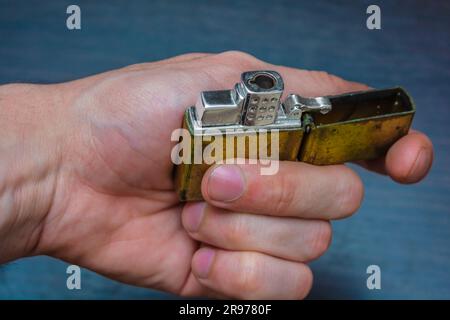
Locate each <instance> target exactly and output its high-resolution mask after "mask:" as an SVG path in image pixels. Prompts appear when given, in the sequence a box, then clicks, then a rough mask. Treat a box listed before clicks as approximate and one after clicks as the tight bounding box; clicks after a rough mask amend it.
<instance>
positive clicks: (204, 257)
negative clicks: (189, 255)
mask: <svg viewBox="0 0 450 320" xmlns="http://www.w3.org/2000/svg"><path fill="white" fill-rule="evenodd" d="M214 255H215V251H214V250H213V249H210V248H201V249H200V250H198V251H197V252H196V253H195V256H194V258H193V259H192V271H193V272H194V274H195V275H196V276H197V277H198V278H201V279H206V278H208V274H209V270H210V269H211V265H212V262H213V260H214Z"/></svg>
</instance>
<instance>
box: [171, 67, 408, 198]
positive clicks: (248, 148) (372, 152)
mask: <svg viewBox="0 0 450 320" xmlns="http://www.w3.org/2000/svg"><path fill="white" fill-rule="evenodd" d="M283 90H284V83H283V79H282V77H281V76H280V74H278V73H277V72H275V71H266V70H264V71H249V72H244V73H243V74H242V75H241V81H240V82H239V83H237V84H236V85H235V87H234V88H233V89H232V90H220V91H205V92H202V93H201V95H200V99H199V100H198V102H197V103H196V105H195V106H192V107H190V108H188V109H187V110H186V112H185V115H184V120H183V129H181V131H180V134H179V135H178V138H176V139H178V140H179V144H178V145H177V148H175V149H174V151H173V152H172V160H173V161H174V163H175V164H176V166H175V184H176V190H177V193H178V195H179V198H180V200H182V201H192V200H201V199H202V194H201V180H202V177H203V174H204V173H205V172H206V170H207V169H208V168H209V167H210V166H211V165H212V164H214V163H218V162H225V163H228V162H229V161H231V160H235V159H248V160H250V159H259V161H262V160H263V159H266V160H289V161H302V162H307V163H311V164H315V165H329V164H338V163H344V162H347V161H356V160H369V159H375V158H378V157H381V156H383V155H384V154H385V153H386V152H387V150H388V149H389V147H390V146H391V145H392V144H393V143H394V142H395V141H397V140H398V139H399V138H401V137H402V136H404V135H405V134H407V133H408V130H409V128H410V125H411V122H412V119H413V116H414V112H415V107H414V103H413V101H412V99H411V97H410V96H409V95H408V93H407V92H406V91H405V90H404V89H402V88H400V87H395V88H390V89H383V90H369V91H363V92H354V93H347V94H342V95H335V96H324V97H314V98H306V97H302V96H299V95H296V94H290V95H288V96H287V98H286V99H285V100H284V101H283V102H282V101H281V97H282V94H283Z"/></svg>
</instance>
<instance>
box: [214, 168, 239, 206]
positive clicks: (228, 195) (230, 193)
mask: <svg viewBox="0 0 450 320" xmlns="http://www.w3.org/2000/svg"><path fill="white" fill-rule="evenodd" d="M244 188H245V182H244V177H243V175H242V171H241V168H239V167H238V166H236V165H222V166H218V167H216V168H215V169H214V171H213V172H212V173H211V175H210V176H209V179H208V189H207V190H208V195H209V197H210V198H211V199H212V200H216V201H225V202H227V201H233V200H236V199H238V198H239V197H240V196H241V195H242V194H243V193H244Z"/></svg>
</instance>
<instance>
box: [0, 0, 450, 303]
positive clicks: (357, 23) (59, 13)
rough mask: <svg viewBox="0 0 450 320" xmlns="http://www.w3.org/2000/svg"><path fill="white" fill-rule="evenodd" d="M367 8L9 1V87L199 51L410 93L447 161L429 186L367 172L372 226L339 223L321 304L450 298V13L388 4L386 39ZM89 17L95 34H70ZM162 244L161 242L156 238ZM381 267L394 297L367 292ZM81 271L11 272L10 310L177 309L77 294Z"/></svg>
mask: <svg viewBox="0 0 450 320" xmlns="http://www.w3.org/2000/svg"><path fill="white" fill-rule="evenodd" d="M372 3H373V2H367V1H361V2H357V1H317V0H316V1H277V2H274V1H268V0H264V1H262V0H259V1H211V0H209V1H207V0H204V1H182V0H179V1H95V2H94V1H73V2H72V1H22V0H20V1H17V0H16V1H3V0H1V1H0V83H9V82H39V83H52V82H60V81H66V80H71V79H76V78H79V77H84V76H86V75H89V74H94V73H98V72H102V71H105V70H109V69H114V68H118V67H122V66H125V65H127V64H132V63H137V62H144V61H153V60H158V59H163V58H166V57H170V56H174V55H177V54H181V53H186V52H192V51H197V52H199V51H207V52H220V51H224V50H230V49H235V50H243V51H246V52H249V53H251V54H253V55H255V56H257V57H259V58H261V59H264V60H267V61H270V62H272V63H277V64H285V65H290V66H294V67H298V68H306V69H320V70H326V71H328V72H330V73H335V74H337V75H340V76H342V77H344V78H348V79H351V80H355V81H360V82H365V83H367V84H369V85H371V86H373V87H389V86H393V85H402V86H404V87H405V88H407V89H408V90H409V91H410V93H411V94H412V96H413V97H414V99H415V102H416V104H417V115H416V118H415V120H414V127H415V128H416V129H419V130H422V131H424V132H425V133H427V134H428V135H429V136H430V137H431V139H432V141H433V143H434V145H435V150H436V158H435V164H434V167H433V169H432V171H431V173H430V175H429V177H428V178H427V179H426V180H425V181H423V182H422V183H421V184H419V185H414V186H400V185H397V184H395V183H394V182H392V181H390V180H389V179H388V178H385V177H381V176H377V175H375V174H372V173H367V172H364V171H363V170H361V169H359V168H357V169H356V170H358V172H360V174H361V175H362V178H363V180H364V182H365V185H366V197H365V201H364V204H363V206H362V208H361V209H360V211H359V213H358V214H357V215H356V216H354V217H352V218H350V219H347V220H343V221H338V222H334V223H333V226H334V231H335V233H334V240H333V244H332V246H331V249H330V251H329V252H328V253H326V254H325V256H324V257H323V258H321V259H319V260H318V261H316V262H314V263H313V264H312V267H313V270H314V272H315V284H314V288H313V290H312V293H311V295H310V297H311V298H360V299H372V298H447V299H450V209H449V207H450V197H449V191H450V190H449V185H450V168H449V163H450V151H449V132H450V130H449V120H450V119H449V118H450V117H449V115H450V112H449V107H450V105H449V97H448V95H449V93H450V92H449V91H450V90H449V89H450V86H449V79H450V50H449V39H450V37H449V30H450V3H449V2H448V1H434V2H433V1H377V2H375V3H376V4H378V5H380V7H381V12H382V30H374V31H371V30H368V29H367V28H366V18H367V14H366V8H367V6H368V5H369V4H372ZM69 4H78V5H79V6H80V7H81V11H82V30H80V31H69V30H67V28H66V23H65V21H66V18H67V14H66V8H67V6H68V5H69ZM149 232H151V230H149ZM371 264H377V265H379V266H380V267H381V271H382V289H381V290H378V291H377V290H374V291H370V290H368V289H367V287H366V278H367V274H366V268H367V266H368V265H371ZM66 266H67V264H65V263H63V262H60V261H56V260H53V259H50V258H46V257H36V258H29V259H23V260H20V261H16V262H13V263H10V264H8V265H6V266H2V267H0V298H153V297H166V295H164V294H161V293H155V292H153V291H149V290H147V289H142V288H134V287H131V286H125V285H122V284H119V283H116V282H114V281H110V280H107V279H105V278H102V277H100V276H98V275H96V274H94V273H92V272H90V271H87V270H83V276H82V290H80V291H69V290H68V289H66V285H65V283H66V276H67V275H66V273H65V270H66Z"/></svg>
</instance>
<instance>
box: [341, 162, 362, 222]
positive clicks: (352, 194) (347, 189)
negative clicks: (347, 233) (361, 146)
mask: <svg viewBox="0 0 450 320" xmlns="http://www.w3.org/2000/svg"><path fill="white" fill-rule="evenodd" d="M346 170H347V173H346V175H347V177H346V178H345V179H341V181H342V182H341V183H339V184H338V192H337V197H338V210H339V217H341V218H345V217H348V216H350V215H352V214H353V213H355V212H356V211H357V210H358V209H359V207H360V206H361V203H362V200H363V198H364V185H363V183H362V181H361V178H360V177H359V176H358V175H357V174H356V173H355V172H354V171H353V170H351V169H349V168H346Z"/></svg>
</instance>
